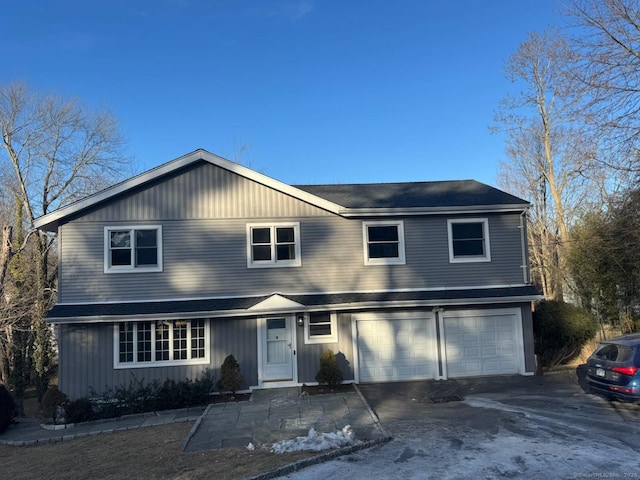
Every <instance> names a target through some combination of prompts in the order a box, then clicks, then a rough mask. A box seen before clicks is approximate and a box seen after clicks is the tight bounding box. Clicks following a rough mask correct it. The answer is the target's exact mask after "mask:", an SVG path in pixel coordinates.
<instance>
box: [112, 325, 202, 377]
mask: <svg viewBox="0 0 640 480" xmlns="http://www.w3.org/2000/svg"><path fill="white" fill-rule="evenodd" d="M194 320H204V358H189V359H185V360H155V355H156V342H155V324H156V322H157V321H161V320H149V321H150V322H151V325H152V328H151V332H152V333H151V361H149V362H139V361H138V355H137V353H138V348H137V338H136V337H137V327H136V329H134V336H133V345H134V348H133V362H120V330H119V326H120V323H123V322H116V323H114V324H113V368H115V369H123V368H147V367H165V366H176V365H204V364H208V363H209V362H210V360H209V352H210V351H211V342H210V335H209V330H210V329H209V320H208V319H206V318H205V319H194ZM143 321H144V320H143ZM167 321H171V322H173V321H174V320H167ZM178 321H180V320H178ZM185 321H187V322H189V327H188V328H187V350H188V351H189V352H191V321H192V320H185ZM132 323H140V322H138V321H135V322H132ZM169 348H170V350H169V351H170V352H171V353H173V328H170V329H169ZM189 355H191V353H189Z"/></svg>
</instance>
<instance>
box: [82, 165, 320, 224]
mask: <svg viewBox="0 0 640 480" xmlns="http://www.w3.org/2000/svg"><path fill="white" fill-rule="evenodd" d="M311 215H313V216H318V215H331V214H330V213H329V212H326V211H324V210H322V209H320V208H318V207H315V206H313V205H310V204H308V203H306V202H302V201H300V200H298V199H295V198H293V197H291V196H289V195H287V194H284V193H281V192H278V191H276V190H274V189H272V188H270V187H267V186H265V185H262V184H260V183H258V182H255V181H253V180H249V179H247V178H245V177H241V176H239V175H237V174H235V173H233V172H230V171H228V170H225V169H223V168H221V167H218V166H215V165H211V164H210V163H207V162H199V163H196V164H194V165H191V166H189V167H187V168H184V169H182V170H179V171H177V172H174V173H173V174H171V175H167V176H165V177H162V178H161V179H159V180H157V181H156V182H153V183H151V184H150V185H148V186H145V187H144V188H139V189H134V190H133V191H132V192H129V193H127V194H125V195H122V196H119V197H117V198H116V199H114V200H112V201H111V202H109V203H107V204H106V205H101V206H100V207H99V208H94V209H92V210H91V211H89V212H85V213H82V214H80V215H78V216H76V218H75V219H74V220H73V221H75V222H114V221H115V222H119V221H123V220H125V219H126V220H127V221H132V220H135V221H158V220H177V219H206V218H267V217H280V216H283V217H306V216H311Z"/></svg>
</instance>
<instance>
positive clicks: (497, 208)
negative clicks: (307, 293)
mask: <svg viewBox="0 0 640 480" xmlns="http://www.w3.org/2000/svg"><path fill="white" fill-rule="evenodd" d="M529 208H531V204H530V203H527V204H515V205H472V206H464V207H414V208H344V209H342V210H339V211H338V212H337V213H338V214H339V215H341V216H343V217H346V218H353V217H393V216H410V215H447V214H456V215H460V214H465V213H470V214H477V213H480V212H482V213H509V212H517V213H522V212H525V211H527V210H529Z"/></svg>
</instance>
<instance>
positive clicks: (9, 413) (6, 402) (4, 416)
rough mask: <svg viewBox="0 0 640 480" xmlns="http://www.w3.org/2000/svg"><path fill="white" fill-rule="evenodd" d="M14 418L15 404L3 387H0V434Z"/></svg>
mask: <svg viewBox="0 0 640 480" xmlns="http://www.w3.org/2000/svg"><path fill="white" fill-rule="evenodd" d="M15 417H16V403H15V402H14V400H13V396H11V393H9V390H7V389H6V387H5V386H4V385H0V433H2V432H4V431H5V430H6V429H7V428H8V427H9V425H11V422H12V421H13V419H14V418H15Z"/></svg>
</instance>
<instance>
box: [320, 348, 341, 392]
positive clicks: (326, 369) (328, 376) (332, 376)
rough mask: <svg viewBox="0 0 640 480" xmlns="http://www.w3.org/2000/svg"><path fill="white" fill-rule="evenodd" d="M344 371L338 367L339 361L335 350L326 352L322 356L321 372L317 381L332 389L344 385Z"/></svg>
mask: <svg viewBox="0 0 640 480" xmlns="http://www.w3.org/2000/svg"><path fill="white" fill-rule="evenodd" d="M342 379H343V376H342V371H341V370H340V368H339V367H338V359H337V358H336V356H335V354H334V353H333V350H330V349H328V350H325V351H324V352H323V353H322V355H320V370H318V373H317V374H316V381H317V382H318V383H320V384H325V385H328V386H330V387H337V386H338V385H340V384H341V383H342Z"/></svg>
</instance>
